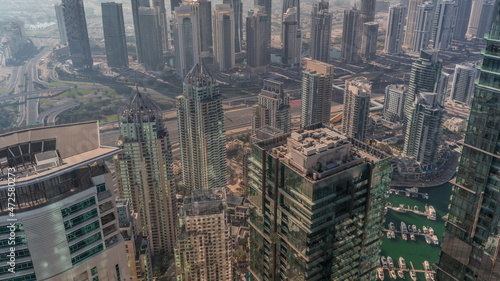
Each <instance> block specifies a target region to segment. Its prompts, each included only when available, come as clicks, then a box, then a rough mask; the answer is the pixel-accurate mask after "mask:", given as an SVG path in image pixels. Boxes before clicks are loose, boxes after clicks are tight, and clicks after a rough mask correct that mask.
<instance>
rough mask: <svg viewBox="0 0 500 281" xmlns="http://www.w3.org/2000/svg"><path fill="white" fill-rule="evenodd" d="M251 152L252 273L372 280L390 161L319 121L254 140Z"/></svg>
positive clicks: (273, 276) (288, 277)
mask: <svg viewBox="0 0 500 281" xmlns="http://www.w3.org/2000/svg"><path fill="white" fill-rule="evenodd" d="M252 151H253V152H252V154H251V155H250V159H249V161H248V163H249V168H248V182H249V197H248V200H249V202H250V216H249V226H250V273H251V275H252V277H255V279H256V280H277V281H280V280H283V281H285V280H286V281H288V280H375V279H376V271H375V268H376V267H377V266H379V253H380V246H381V244H382V239H383V237H384V234H383V232H382V229H383V222H384V207H385V204H386V203H385V196H386V191H387V190H388V185H387V183H388V182H389V174H390V171H391V164H390V163H391V161H390V158H389V157H388V156H387V155H386V154H384V153H383V152H380V151H378V150H377V149H376V148H373V147H370V146H369V145H367V144H365V143H363V142H360V141H358V140H356V139H352V138H349V137H346V136H345V135H344V134H342V133H340V132H338V131H336V130H334V129H331V128H328V127H323V126H320V125H319V124H318V125H315V126H310V127H308V128H307V129H306V130H300V131H297V132H292V133H291V135H290V134H287V135H282V136H279V137H275V138H273V139H268V140H264V141H261V142H257V143H254V144H253V149H252ZM368 159H370V160H368ZM341 163H342V164H341ZM352 194H357V195H356V196H352ZM368 202H370V203H368ZM319 206H321V208H318V207H319ZM350 206H351V207H350ZM352 206H356V207H352ZM253 279H254V278H252V280H253Z"/></svg>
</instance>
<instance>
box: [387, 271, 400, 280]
mask: <svg viewBox="0 0 500 281" xmlns="http://www.w3.org/2000/svg"><path fill="white" fill-rule="evenodd" d="M389 275H390V276H391V278H392V279H396V278H398V277H397V276H396V271H395V270H394V269H393V270H389Z"/></svg>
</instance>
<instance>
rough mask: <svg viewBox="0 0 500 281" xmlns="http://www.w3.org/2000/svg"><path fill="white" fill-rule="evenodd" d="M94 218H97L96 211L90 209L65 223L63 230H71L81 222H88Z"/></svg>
mask: <svg viewBox="0 0 500 281" xmlns="http://www.w3.org/2000/svg"><path fill="white" fill-rule="evenodd" d="M94 217H97V209H92V210H90V211H88V212H86V213H84V214H81V215H79V216H77V217H74V218H72V219H70V220H67V221H65V222H64V228H65V229H68V228H72V227H74V226H76V225H79V224H81V223H82V222H85V221H88V220H90V219H92V218H94Z"/></svg>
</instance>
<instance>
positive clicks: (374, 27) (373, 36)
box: [359, 21, 378, 62]
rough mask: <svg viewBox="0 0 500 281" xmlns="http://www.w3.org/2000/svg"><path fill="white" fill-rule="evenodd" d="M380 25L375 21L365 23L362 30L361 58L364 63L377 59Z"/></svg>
mask: <svg viewBox="0 0 500 281" xmlns="http://www.w3.org/2000/svg"><path fill="white" fill-rule="evenodd" d="M377 37H378V23H377V22H375V21H371V22H365V23H363V26H362V28H361V48H360V49H359V56H360V57H361V59H362V60H363V61H365V62H366V61H369V60H371V59H374V58H375V55H376V53H377Z"/></svg>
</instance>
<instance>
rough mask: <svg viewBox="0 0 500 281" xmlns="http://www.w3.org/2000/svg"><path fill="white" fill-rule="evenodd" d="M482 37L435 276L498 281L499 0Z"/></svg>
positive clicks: (499, 185) (499, 263)
mask: <svg viewBox="0 0 500 281" xmlns="http://www.w3.org/2000/svg"><path fill="white" fill-rule="evenodd" d="M485 38H486V40H487V41H486V42H487V43H486V50H485V51H484V52H483V54H484V58H483V64H482V66H481V67H480V68H479V70H480V74H479V75H480V76H479V81H478V82H477V84H476V91H475V93H474V97H473V101H472V107H471V113H470V116H469V124H468V127H467V131H466V135H465V140H464V144H463V149H462V157H461V159H460V165H459V167H458V171H457V178H456V179H455V180H453V181H452V183H453V184H454V186H453V195H452V197H451V204H450V208H449V213H448V215H447V218H446V221H447V223H446V232H445V235H444V241H443V247H442V251H441V257H440V260H439V263H438V269H439V270H438V280H439V281H449V280H453V281H455V280H477V281H493V280H500V223H499V222H500V212H499V210H500V2H497V3H496V4H495V12H494V18H493V23H492V25H491V30H490V33H489V35H486V36H485Z"/></svg>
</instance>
